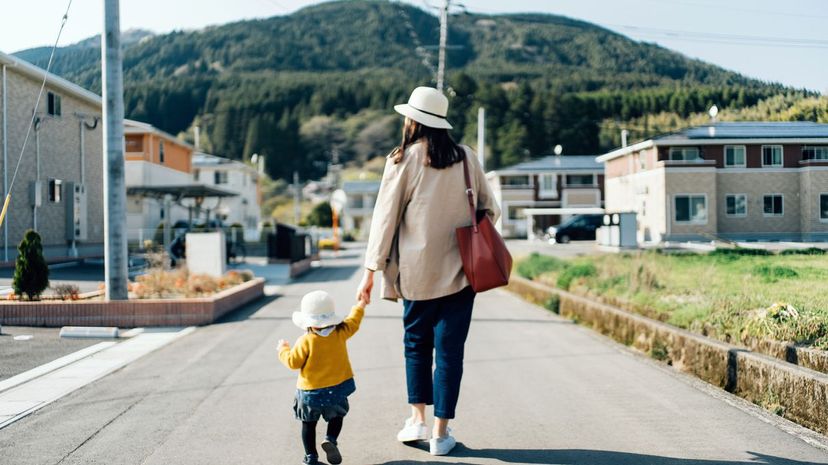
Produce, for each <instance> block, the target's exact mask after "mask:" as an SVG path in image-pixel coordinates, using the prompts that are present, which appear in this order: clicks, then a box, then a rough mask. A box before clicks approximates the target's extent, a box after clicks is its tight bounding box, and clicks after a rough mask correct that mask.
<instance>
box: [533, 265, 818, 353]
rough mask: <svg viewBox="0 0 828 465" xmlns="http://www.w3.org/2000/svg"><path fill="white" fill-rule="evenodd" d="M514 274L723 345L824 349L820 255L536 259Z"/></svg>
mask: <svg viewBox="0 0 828 465" xmlns="http://www.w3.org/2000/svg"><path fill="white" fill-rule="evenodd" d="M517 272H518V274H520V275H521V276H524V277H527V278H530V279H536V280H538V281H542V282H546V283H549V284H552V285H555V286H558V287H560V288H563V289H567V290H570V291H572V292H575V293H577V294H581V295H590V296H595V297H598V298H600V299H602V300H604V301H606V302H609V303H613V304H616V305H619V306H622V307H624V308H627V309H629V310H632V311H635V312H637V313H641V314H643V315H646V316H648V317H651V318H656V319H659V320H661V321H665V322H667V323H670V324H673V325H675V326H678V327H681V328H685V329H689V330H691V331H695V332H699V333H702V334H705V335H709V336H713V337H716V338H719V339H721V340H724V341H728V342H737V341H739V342H743V343H744V342H747V341H749V340H750V339H751V338H770V339H775V340H780V341H793V342H797V343H801V344H805V345H812V346H815V347H819V348H823V349H828V255H825V252H824V251H820V250H818V249H817V250H815V249H807V250H803V251H785V252H782V253H779V254H769V253H768V252H764V251H756V250H755V249H729V250H728V249H721V250H717V251H716V252H712V253H709V254H669V255H668V254H662V253H659V252H656V251H649V252H638V253H634V254H606V255H598V256H590V257H579V258H576V259H572V260H560V259H555V258H552V257H548V256H541V255H536V254H533V255H532V256H529V257H527V258H524V259H522V260H520V261H518V264H517Z"/></svg>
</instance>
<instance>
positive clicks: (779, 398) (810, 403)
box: [507, 276, 828, 434]
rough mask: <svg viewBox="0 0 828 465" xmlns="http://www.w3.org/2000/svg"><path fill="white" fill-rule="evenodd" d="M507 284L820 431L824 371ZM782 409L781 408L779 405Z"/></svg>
mask: <svg viewBox="0 0 828 465" xmlns="http://www.w3.org/2000/svg"><path fill="white" fill-rule="evenodd" d="M507 289H508V290H510V291H512V292H514V293H516V294H518V295H520V296H521V297H523V298H525V299H526V300H529V301H530V302H534V303H537V304H541V305H546V304H547V303H549V302H550V299H552V298H553V297H557V299H558V303H557V305H558V309H559V311H560V314H561V315H563V316H565V317H567V318H571V319H573V320H575V321H576V322H578V323H580V324H583V325H585V326H588V327H590V328H592V329H593V330H595V331H597V332H599V333H601V334H603V335H605V336H608V337H610V338H612V339H615V340H616V341H618V342H620V343H622V344H625V345H628V346H633V347H635V348H636V349H639V350H641V351H643V352H645V353H648V354H649V355H650V356H651V357H653V358H655V359H657V360H661V361H664V362H666V363H668V364H670V365H672V366H674V367H675V368H677V369H679V370H681V371H684V372H687V373H690V374H692V375H694V376H696V377H698V378H700V379H702V380H704V381H706V382H708V383H710V384H713V385H716V386H718V387H720V388H722V389H724V390H726V391H728V392H731V393H733V394H736V395H738V396H740V397H743V398H745V399H747V400H749V401H751V402H753V403H755V404H757V405H761V406H763V407H765V408H767V409H769V410H777V412H776V413H780V414H781V415H782V416H783V417H785V418H787V419H789V420H792V421H794V422H796V423H799V424H800V425H803V426H805V427H808V428H810V429H812V430H814V431H818V432H820V433H822V434H828V375H826V374H824V373H820V372H817V371H814V370H811V369H808V368H803V367H800V366H796V365H792V364H790V363H786V362H783V361H781V360H777V359H775V358H773V357H770V356H768V355H763V354H759V353H755V352H751V351H750V350H748V349H744V348H740V347H736V346H733V345H730V344H726V343H724V342H720V341H717V340H714V339H711V338H708V337H704V336H701V335H698V334H694V333H691V332H689V331H685V330H683V329H680V328H676V327H674V326H670V325H668V324H666V323H662V322H660V321H656V320H652V319H650V318H646V317H643V316H641V315H637V314H634V313H631V312H628V311H626V310H622V309H621V308H618V307H614V306H611V305H607V304H604V303H601V302H597V301H594V300H592V299H588V298H585V297H581V296H578V295H575V294H572V293H569V292H566V291H563V290H561V289H557V288H553V287H550V286H547V285H544V284H540V283H537V282H534V281H530V280H528V279H525V278H521V277H519V276H512V278H511V281H510V283H509V286H508V288H507ZM779 410H781V412H780V411H779Z"/></svg>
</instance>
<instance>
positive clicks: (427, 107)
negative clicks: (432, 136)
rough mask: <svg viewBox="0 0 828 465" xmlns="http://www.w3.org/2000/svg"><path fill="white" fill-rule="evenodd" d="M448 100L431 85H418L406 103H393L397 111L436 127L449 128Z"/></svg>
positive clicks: (421, 122) (423, 123) (424, 124)
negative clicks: (447, 116) (447, 117)
mask: <svg viewBox="0 0 828 465" xmlns="http://www.w3.org/2000/svg"><path fill="white" fill-rule="evenodd" d="M448 106H449V102H448V99H447V98H446V96H445V95H443V93H442V92H440V91H439V90H437V89H435V88H433V87H418V88H416V89H414V91H413V92H411V97H409V98H408V103H403V104H401V105H395V106H394V110H396V111H397V113H399V114H401V115H403V116H407V117H409V118H411V119H413V120H414V121H416V122H418V123H420V124H422V125H423V126H428V127H430V128H436V129H451V124H449V122H448V120H446V115H448Z"/></svg>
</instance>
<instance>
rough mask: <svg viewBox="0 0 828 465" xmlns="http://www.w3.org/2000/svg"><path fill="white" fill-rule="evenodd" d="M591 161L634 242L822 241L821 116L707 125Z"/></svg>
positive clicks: (827, 191) (824, 127)
mask: <svg viewBox="0 0 828 465" xmlns="http://www.w3.org/2000/svg"><path fill="white" fill-rule="evenodd" d="M597 160H598V161H600V162H603V163H605V170H606V191H607V206H606V209H607V211H608V212H624V211H631V212H635V213H637V218H638V236H639V241H648V242H660V241H665V240H697V239H712V238H715V237H718V238H724V239H731V240H793V241H798V240H805V241H814V240H826V239H828V124H817V123H810V122H721V123H712V124H710V125H707V126H700V127H693V128H689V129H686V130H683V131H679V132H676V133H672V134H665V135H662V136H658V137H654V138H652V139H648V140H645V141H643V142H639V143H637V144H634V145H630V146H627V147H622V148H619V149H617V150H614V151H612V152H609V153H607V154H605V155H602V156H600V157H598V158H597Z"/></svg>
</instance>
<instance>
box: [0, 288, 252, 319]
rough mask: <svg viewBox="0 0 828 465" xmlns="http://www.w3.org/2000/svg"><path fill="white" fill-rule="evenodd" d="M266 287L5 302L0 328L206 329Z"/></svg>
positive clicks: (0, 312) (0, 306)
mask: <svg viewBox="0 0 828 465" xmlns="http://www.w3.org/2000/svg"><path fill="white" fill-rule="evenodd" d="M264 283H265V280H264V279H263V278H253V279H251V280H249V281H246V282H243V283H240V284H237V285H234V286H232V287H229V288H227V289H225V290H222V291H219V292H218V293H216V294H213V295H210V296H206V297H189V298H173V299H170V298H167V299H164V298H145V299H133V300H126V301H105V300H77V301H71V300H70V301H33V302H28V301H18V302H2V303H0V325H10V326H43V327H61V326H117V327H119V328H134V327H147V326H192V325H206V324H210V323H213V322H215V321H216V320H218V319H219V318H221V317H222V316H224V315H225V314H227V313H229V312H231V311H233V310H235V309H237V308H239V307H241V306H243V305H245V304H247V303H249V302H252V301H254V300H256V299H258V298H260V297H262V296H263V295H264Z"/></svg>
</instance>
